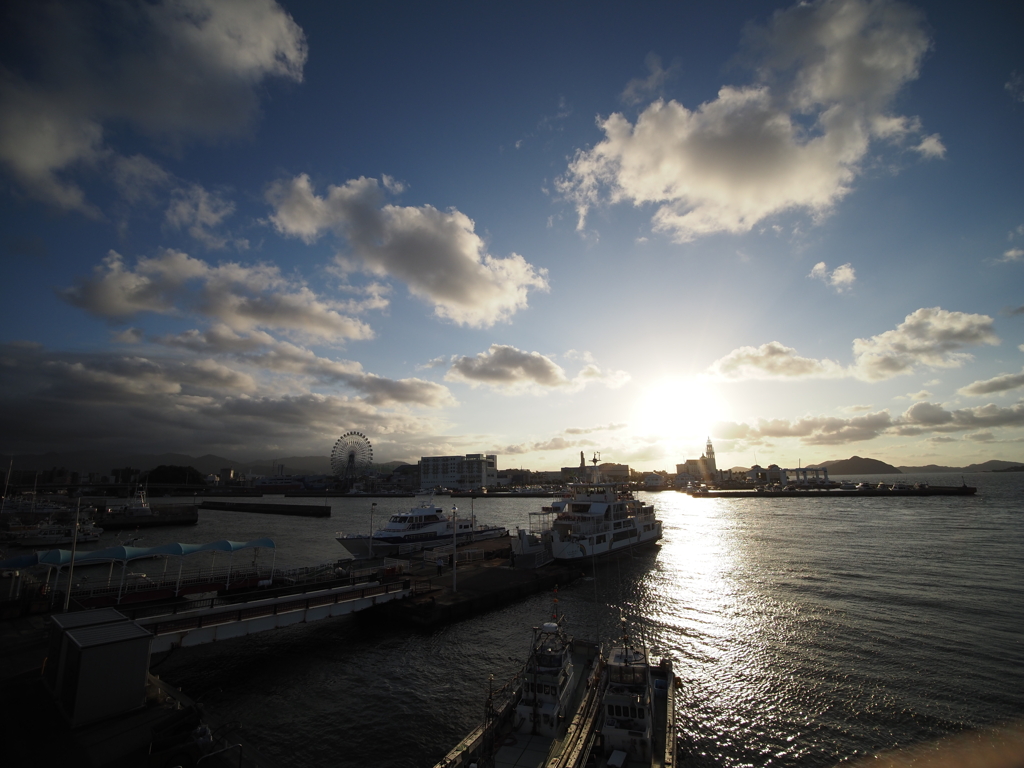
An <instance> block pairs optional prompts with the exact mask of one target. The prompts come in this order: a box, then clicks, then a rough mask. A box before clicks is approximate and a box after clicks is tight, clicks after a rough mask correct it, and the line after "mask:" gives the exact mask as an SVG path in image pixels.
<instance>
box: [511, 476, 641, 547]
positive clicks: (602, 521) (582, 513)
mask: <svg viewBox="0 0 1024 768" xmlns="http://www.w3.org/2000/svg"><path fill="white" fill-rule="evenodd" d="M660 538H661V521H660V520H658V519H657V517H656V516H655V513H654V505H653V504H644V503H643V502H641V501H640V500H638V499H635V498H634V497H633V494H632V493H631V492H630V491H629V490H628V488H626V486H624V485H623V484H621V483H601V482H595V483H572V484H570V485H569V493H568V494H567V495H566V497H564V498H561V499H558V500H556V501H555V502H554V503H552V504H551V506H548V507H542V508H541V511H540V512H534V513H531V515H530V525H529V528H528V529H526V530H523V529H517V532H516V538H515V539H513V541H512V551H513V552H514V553H515V554H516V556H517V557H519V556H521V555H522V556H526V557H532V558H534V560H535V562H534V564H535V565H540V564H542V561H543V560H544V559H545V557H544V555H545V553H546V554H547V555H549V556H550V558H552V559H554V560H561V561H569V560H580V559H582V558H591V557H603V556H605V555H610V554H612V553H615V552H620V551H623V550H629V549H630V548H633V547H641V546H645V545H648V544H654V543H655V542H656V541H658V539H660Z"/></svg>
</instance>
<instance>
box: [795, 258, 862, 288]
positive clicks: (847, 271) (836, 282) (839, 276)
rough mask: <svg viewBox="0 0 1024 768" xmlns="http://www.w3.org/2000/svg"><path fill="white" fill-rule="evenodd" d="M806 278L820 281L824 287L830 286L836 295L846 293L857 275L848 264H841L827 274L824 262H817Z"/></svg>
mask: <svg viewBox="0 0 1024 768" xmlns="http://www.w3.org/2000/svg"><path fill="white" fill-rule="evenodd" d="M807 276H808V277H812V278H814V279H815V280H821V281H822V282H823V283H825V285H831V286H832V287H833V288H835V289H836V293H842V292H843V291H848V290H849V289H850V288H851V287H853V284H854V283H855V282H856V281H857V274H856V272H854V269H853V266H851V265H850V264H849V263H846V264H842V265H840V266H838V267H836V268H835V269H834V270H832V271H831V272H829V271H828V267H827V266H826V264H825V262H824V261H819V262H818V263H817V264H815V265H814V267H813V268H812V269H811V272H810V274H808V275H807Z"/></svg>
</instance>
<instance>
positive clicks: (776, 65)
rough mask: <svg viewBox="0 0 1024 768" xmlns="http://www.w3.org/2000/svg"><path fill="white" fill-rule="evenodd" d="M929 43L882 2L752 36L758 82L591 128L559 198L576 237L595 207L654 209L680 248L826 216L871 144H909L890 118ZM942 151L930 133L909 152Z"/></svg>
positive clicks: (829, 7)
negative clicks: (792, 218)
mask: <svg viewBox="0 0 1024 768" xmlns="http://www.w3.org/2000/svg"><path fill="white" fill-rule="evenodd" d="M929 45H930V42H929V39H928V36H927V34H926V33H925V31H924V21H923V18H922V16H921V14H920V13H919V12H918V11H916V10H915V9H913V8H911V7H910V6H908V5H905V4H903V3H899V2H887V1H885V0H819V2H813V3H800V4H798V5H796V6H794V7H792V8H790V9H788V10H784V11H778V12H776V14H775V15H774V16H773V18H772V20H771V22H770V23H769V24H768V26H767V27H764V28H751V30H750V31H749V34H748V46H749V48H750V49H751V51H752V52H753V53H754V55H755V57H756V59H757V61H758V62H759V64H758V67H757V78H756V81H755V82H754V83H752V84H750V85H745V86H732V85H727V86H723V87H722V88H721V89H720V90H719V92H718V95H717V97H716V98H715V99H713V100H711V101H708V102H705V103H704V104H701V105H699V106H698V107H697V108H696V109H692V110H691V109H688V108H687V107H685V106H683V105H682V104H680V103H679V102H677V101H674V100H673V101H667V102H666V101H663V100H660V99H659V100H657V101H655V102H654V103H652V104H651V105H650V106H648V107H647V108H646V109H645V110H644V111H643V112H641V114H640V115H639V116H638V118H637V120H636V122H635V124H634V123H631V122H630V121H629V120H628V119H627V118H626V117H625V116H624V115H622V114H620V113H614V114H612V115H610V116H609V117H607V118H604V119H599V120H598V126H599V128H600V129H601V130H602V131H603V133H604V138H603V139H602V140H601V141H600V142H599V143H598V144H597V145H596V146H594V147H593V148H592V149H589V150H579V151H577V153H576V155H575V157H574V158H573V159H572V161H571V162H570V164H569V168H568V170H567V171H566V173H565V175H564V176H562V177H561V178H560V179H559V180H558V181H557V188H558V189H559V191H560V192H561V193H562V194H563V195H564V196H565V197H566V198H567V199H568V200H570V201H571V202H573V203H574V204H575V206H576V209H577V212H578V214H579V224H578V229H580V230H582V229H583V228H584V226H585V222H586V217H587V215H588V212H589V211H590V209H591V208H592V207H593V206H595V205H597V204H601V203H605V202H607V203H618V202H622V201H628V202H632V203H633V204H634V205H642V204H653V205H655V206H656V210H655V213H654V226H655V229H657V230H660V231H663V232H667V233H668V234H669V235H670V236H671V237H672V238H673V239H674V240H676V241H677V242H687V241H689V240H693V239H694V238H696V237H699V236H702V235H708V234H711V233H715V232H732V233H742V232H748V231H750V229H751V228H752V227H753V226H754V225H755V224H757V223H758V222H761V221H763V220H765V219H766V218H768V217H770V216H773V215H776V214H779V213H781V212H783V211H788V210H802V211H807V212H809V213H811V214H812V215H815V216H822V215H825V214H827V213H828V212H829V211H830V210H831V209H832V208H833V206H834V205H835V204H836V203H837V202H838V201H839V200H840V199H842V198H843V197H844V196H845V195H846V194H847V193H848V192H849V191H850V189H851V188H852V185H853V182H854V181H855V180H856V178H857V176H858V174H859V173H860V172H861V169H862V165H863V162H864V160H865V158H866V157H867V155H868V151H869V148H870V147H871V146H872V143H873V142H876V141H886V142H890V143H900V142H906V141H909V140H912V139H914V138H915V137H917V136H920V134H921V125H920V121H919V120H918V119H917V118H914V117H906V116H899V115H893V114H891V113H890V112H889V107H890V105H891V104H892V102H893V100H894V98H895V96H896V95H897V93H898V92H899V91H900V90H901V89H902V88H903V86H904V85H906V84H907V83H908V82H910V81H912V80H914V79H915V78H917V76H918V71H919V68H920V65H921V60H922V58H923V56H924V54H925V52H926V51H927V50H928V48H929ZM913 148H914V149H916V151H917V152H918V153H920V154H921V155H922V156H924V157H940V156H942V154H943V152H944V148H943V147H942V143H941V139H940V138H939V136H938V135H931V136H927V137H924V138H922V139H920V140H919V141H918V143H917V144H916V145H914V146H913Z"/></svg>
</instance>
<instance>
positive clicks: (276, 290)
mask: <svg viewBox="0 0 1024 768" xmlns="http://www.w3.org/2000/svg"><path fill="white" fill-rule="evenodd" d="M60 295H61V296H62V297H63V298H64V299H65V300H66V301H67V302H69V303H70V304H73V305H74V306H77V307H80V308H81V309H84V310H85V311H87V312H89V313H90V314H93V315H96V316H97V317H103V318H107V319H111V320H127V319H129V318H131V317H134V316H136V315H139V314H141V313H143V312H154V313H158V314H172V313H185V312H187V311H192V312H197V313H199V314H201V315H203V316H205V317H208V318H212V319H213V320H215V321H217V322H220V323H223V324H224V325H226V326H228V327H230V328H232V329H234V330H235V331H249V330H252V329H256V328H265V329H276V330H281V331H285V332H292V333H296V334H299V335H306V336H311V337H316V338H320V339H324V340H334V341H340V340H345V339H367V338H371V337H372V336H373V332H372V330H371V329H370V327H369V326H367V325H366V324H365V323H364V322H362V321H361V320H358V319H356V318H353V317H349V316H346V315H343V314H341V312H340V311H339V308H340V307H339V306H338V305H337V304H335V303H333V302H329V301H325V300H323V299H321V298H319V297H318V296H316V294H314V293H313V291H311V290H310V289H309V288H308V287H306V286H305V285H302V284H299V283H296V282H295V281H293V280H289V279H286V278H285V277H284V276H283V275H281V272H280V270H279V269H278V268H277V267H276V266H273V265H268V264H258V265H255V266H244V265H242V264H238V263H233V262H227V263H222V264H219V265H217V266H212V265H210V264H208V263H207V262H205V261H203V260H201V259H196V258H193V257H191V256H189V255H188V254H186V253H182V252H180V251H173V250H165V251H163V252H162V253H160V255H158V256H154V257H144V258H140V259H138V261H137V262H136V264H135V267H134V268H130V267H128V266H127V265H126V264H125V261H124V258H123V257H122V256H121V255H120V254H119V253H117V252H115V251H110V253H109V254H108V255H107V257H106V258H105V259H104V260H103V263H102V264H100V265H98V266H97V267H96V268H95V269H94V270H93V274H92V275H91V276H89V277H83V278H79V279H78V280H77V281H76V283H75V285H74V286H73V287H71V288H66V289H64V290H63V291H61V292H60Z"/></svg>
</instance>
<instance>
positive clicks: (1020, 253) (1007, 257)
mask: <svg viewBox="0 0 1024 768" xmlns="http://www.w3.org/2000/svg"><path fill="white" fill-rule="evenodd" d="M999 261H1000V262H1002V263H1004V264H1006V263H1012V262H1015V261H1024V248H1010V249H1008V250H1006V251H1003V255H1002V257H1001V258H1000V259H999Z"/></svg>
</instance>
